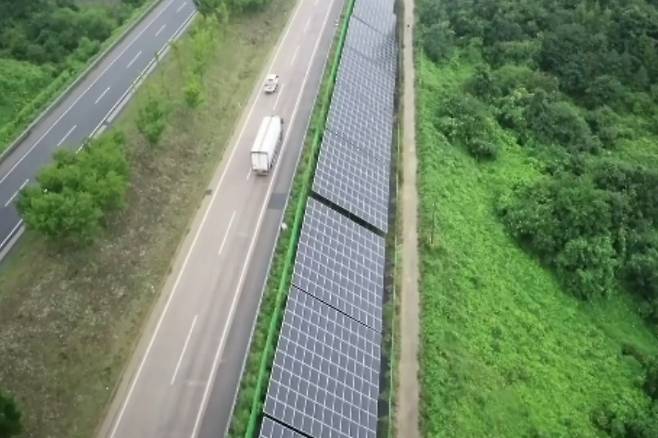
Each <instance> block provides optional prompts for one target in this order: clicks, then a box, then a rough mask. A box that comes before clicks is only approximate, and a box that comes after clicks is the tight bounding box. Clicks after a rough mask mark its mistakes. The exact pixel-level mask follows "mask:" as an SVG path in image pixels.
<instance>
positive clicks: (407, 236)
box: [396, 0, 420, 438]
mask: <svg viewBox="0 0 658 438" xmlns="http://www.w3.org/2000/svg"><path fill="white" fill-rule="evenodd" d="M413 28H414V2H413V0H404V36H403V69H404V74H403V77H404V82H403V94H402V129H403V138H402V163H403V170H402V171H403V182H402V188H401V193H402V197H401V205H402V240H403V241H402V269H401V275H402V287H401V291H400V364H399V381H398V384H399V387H398V407H397V419H396V428H397V435H398V437H404V438H416V437H419V436H420V432H419V423H418V418H419V416H418V402H419V390H418V343H419V339H420V338H419V294H418V246H417V243H418V234H417V228H418V216H417V212H418V194H417V192H416V167H417V163H416V123H415V122H416V99H415V94H414V82H415V70H414V59H413Z"/></svg>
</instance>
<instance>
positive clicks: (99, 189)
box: [18, 134, 128, 246]
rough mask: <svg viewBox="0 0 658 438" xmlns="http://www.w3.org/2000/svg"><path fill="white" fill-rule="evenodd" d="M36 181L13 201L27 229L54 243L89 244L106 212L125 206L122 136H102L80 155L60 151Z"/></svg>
mask: <svg viewBox="0 0 658 438" xmlns="http://www.w3.org/2000/svg"><path fill="white" fill-rule="evenodd" d="M37 182H38V184H37V185H31V186H28V187H27V188H26V189H25V190H24V191H23V192H22V193H21V197H20V198H19V201H18V210H19V212H20V213H21V215H22V217H23V220H24V221H25V223H26V225H27V226H28V228H30V229H33V230H36V231H38V232H40V233H41V234H43V235H44V236H46V237H47V238H49V239H51V240H52V241H54V242H56V243H58V244H67V245H73V246H81V245H86V244H89V243H90V242H92V241H93V240H94V238H95V237H96V236H97V235H98V233H99V231H100V229H101V226H102V220H103V218H104V217H105V215H106V214H107V213H109V212H111V211H113V210H116V209H119V208H121V207H123V204H124V200H123V198H124V195H125V192H126V189H127V186H128V163H127V161H126V159H125V153H124V151H123V137H122V136H121V135H119V134H113V135H107V136H104V137H101V138H100V139H98V140H96V141H94V142H92V143H91V144H89V145H88V146H87V148H85V149H83V150H82V152H80V153H79V154H74V153H72V152H69V151H66V150H62V151H60V152H59V153H57V154H56V155H55V163H54V164H53V165H51V166H48V167H46V168H45V169H44V170H43V171H42V172H41V173H40V174H39V176H38V177H37Z"/></svg>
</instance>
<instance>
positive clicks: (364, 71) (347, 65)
mask: <svg viewBox="0 0 658 438" xmlns="http://www.w3.org/2000/svg"><path fill="white" fill-rule="evenodd" d="M338 72H339V77H340V76H342V75H343V74H346V75H347V76H348V78H347V79H349V80H350V81H358V82H359V83H360V84H361V86H362V87H368V88H369V89H371V88H372V89H375V88H376V89H378V90H382V92H387V93H388V94H390V95H392V94H393V91H394V89H395V70H391V71H388V70H383V69H381V68H377V66H376V65H375V64H373V63H372V62H371V61H369V60H368V58H367V57H365V56H364V55H363V54H361V53H360V52H358V51H356V50H354V49H352V48H350V47H343V52H342V54H341V58H340V65H339V70H338Z"/></svg>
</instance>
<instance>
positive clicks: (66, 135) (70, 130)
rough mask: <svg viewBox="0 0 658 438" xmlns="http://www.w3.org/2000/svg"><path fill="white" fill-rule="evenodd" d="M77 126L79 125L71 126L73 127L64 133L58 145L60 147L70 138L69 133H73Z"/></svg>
mask: <svg viewBox="0 0 658 438" xmlns="http://www.w3.org/2000/svg"><path fill="white" fill-rule="evenodd" d="M77 127H78V125H73V126H72V127H71V129H69V130H68V131H67V133H66V134H64V137H62V139H61V140H60V141H59V142H58V143H57V147H60V146H61V145H62V143H64V142H65V141H66V139H67V138H69V135H71V133H72V132H73V130H75V128H77Z"/></svg>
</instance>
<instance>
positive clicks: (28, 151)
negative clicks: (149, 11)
mask: <svg viewBox="0 0 658 438" xmlns="http://www.w3.org/2000/svg"><path fill="white" fill-rule="evenodd" d="M173 2H174V0H169V3H167V5H166V6H165V7H164V8H162V10H160V11H159V12H158V13H157V14H156V15H155V16H154V17H153V19H152V20H151V21H150V22H149V23H148V24H147V25H146V27H144V29H142V30H141V31H139V33H138V34H137V35H135V38H133V39H132V41H130V43H129V44H128V45H127V46H126V47H124V48H123V50H121V52H119V54H118V55H117V56H115V57H114V59H113V60H112V62H110V63H109V64H108V65H107V67H105V69H103V71H102V72H101V73H100V74H99V75H98V76H97V77H96V79H94V80H93V81H92V83H91V84H89V86H88V87H87V88H86V89H85V91H83V92H82V93H81V94H80V95H79V96H78V97H76V98H75V100H74V101H73V102H72V103H71V105H69V106H68V108H66V110H65V111H64V112H63V113H62V114H61V115H60V116H59V117H58V118H57V120H55V122H54V123H53V124H52V125H50V127H49V128H48V129H47V130H46V132H44V133H43V134H41V137H39V138H38V139H37V141H35V142H34V143H33V144H32V146H31V147H30V149H28V150H27V152H25V154H23V156H22V157H21V158H20V159H19V160H18V161H16V163H14V165H13V166H12V167H11V169H9V172H7V173H6V174H5V175H4V176H3V177H2V179H0V184H2V183H3V182H4V181H5V180H6V179H7V178H8V177H9V175H11V173H12V172H13V171H14V170H16V168H17V167H18V166H19V165H20V164H21V163H22V162H23V160H24V159H25V158H26V157H27V156H28V155H30V154H31V153H32V151H33V150H34V148H35V147H37V145H38V144H39V143H41V140H43V139H44V137H45V136H46V135H48V134H49V133H50V131H52V129H53V128H54V127H55V126H56V125H57V124H58V123H59V121H60V120H62V118H64V116H65V115H67V114H68V113H69V111H71V109H72V108H73V107H74V106H75V105H76V104H77V103H78V101H79V100H80V99H82V97H83V96H84V95H86V94H87V92H88V91H89V90H91V88H92V87H93V86H94V85H95V84H96V82H98V81H99V80H100V79H101V78H102V77H103V76H104V75H105V73H107V71H108V70H109V69H110V67H112V65H114V63H115V62H116V61H117V60H118V59H119V58H121V56H123V54H124V53H125V52H126V51H127V50H128V49H129V48H130V47H131V46H132V45H133V43H134V42H135V41H137V40H138V39H139V38H140V37H141V36H142V34H143V33H144V32H145V31H146V30H147V29H148V28H149V27H151V25H152V24H153V23H154V22H155V20H157V19H158V18H159V17H160V15H162V14H163V13H164V11H166V10H167V9H169V6H171V4H172V3H173ZM5 240H7V239H5ZM4 243H5V241H3V244H4Z"/></svg>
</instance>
